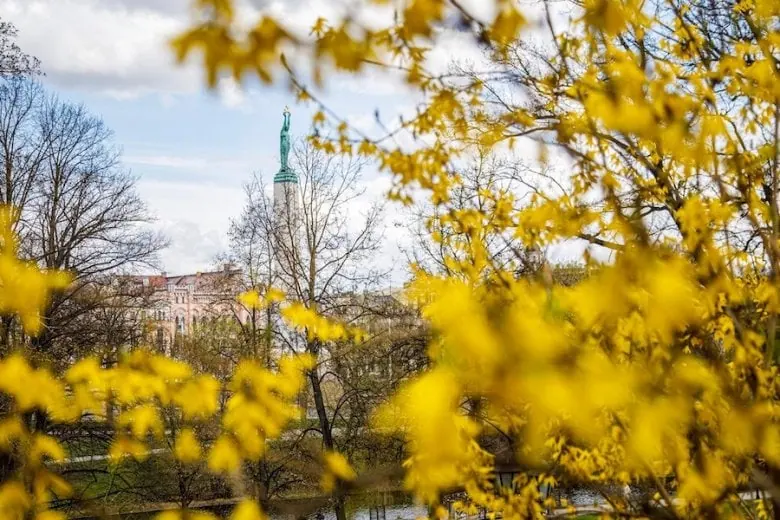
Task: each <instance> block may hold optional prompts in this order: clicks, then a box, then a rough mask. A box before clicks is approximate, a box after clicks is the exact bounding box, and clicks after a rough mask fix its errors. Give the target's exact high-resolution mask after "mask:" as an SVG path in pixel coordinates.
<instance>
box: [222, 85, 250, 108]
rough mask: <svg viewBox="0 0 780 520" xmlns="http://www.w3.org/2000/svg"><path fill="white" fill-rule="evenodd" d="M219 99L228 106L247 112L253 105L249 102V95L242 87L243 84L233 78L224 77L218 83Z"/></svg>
mask: <svg viewBox="0 0 780 520" xmlns="http://www.w3.org/2000/svg"><path fill="white" fill-rule="evenodd" d="M217 92H218V94H219V99H220V101H221V102H222V104H223V105H224V106H226V107H227V108H237V109H241V110H244V111H247V112H250V111H251V107H250V106H249V105H248V104H247V96H246V95H245V93H244V91H243V90H242V89H241V85H239V84H238V83H236V81H235V80H234V79H233V78H222V79H220V80H219V83H218V84H217Z"/></svg>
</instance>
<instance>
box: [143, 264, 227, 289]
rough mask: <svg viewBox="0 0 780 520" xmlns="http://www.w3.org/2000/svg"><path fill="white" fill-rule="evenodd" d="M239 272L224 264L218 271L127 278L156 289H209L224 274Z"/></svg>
mask: <svg viewBox="0 0 780 520" xmlns="http://www.w3.org/2000/svg"><path fill="white" fill-rule="evenodd" d="M240 274H241V270H240V269H236V268H233V267H230V266H225V268H224V269H222V270H220V271H205V272H197V273H191V274H181V275H175V276H168V275H167V274H166V273H162V274H159V275H134V276H128V277H127V279H129V280H132V281H134V282H135V283H137V284H139V285H143V286H144V287H150V288H153V289H157V290H166V289H167V288H168V287H170V286H173V287H174V288H176V287H181V288H185V287H190V286H191V287H193V288H194V289H195V290H196V291H198V290H211V289H214V286H215V284H216V283H217V282H219V281H222V280H224V279H225V277H226V276H228V277H233V276H238V275H240Z"/></svg>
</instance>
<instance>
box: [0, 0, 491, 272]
mask: <svg viewBox="0 0 780 520" xmlns="http://www.w3.org/2000/svg"><path fill="white" fill-rule="evenodd" d="M347 1H348V0H343V1H339V0H273V1H264V0H241V1H240V2H239V3H240V4H241V6H242V7H241V8H242V11H241V12H242V13H243V14H244V17H245V19H247V20H251V19H253V15H255V14H256V13H257V12H258V10H261V9H262V10H268V11H270V12H271V13H273V14H275V15H276V16H277V17H278V18H279V19H281V20H284V22H285V23H287V24H288V25H289V26H290V27H291V28H293V29H296V30H298V31H300V33H301V34H306V31H307V29H308V28H309V27H311V25H312V24H313V22H314V21H315V20H316V19H317V17H319V16H321V15H324V16H326V17H329V18H332V17H333V16H334V15H335V16H338V14H339V13H340V12H343V11H344V10H346V9H348V8H349V4H347V3H346V2H347ZM471 3H473V5H474V6H475V7H477V8H478V7H479V6H481V5H485V4H486V2H481V1H480V0H472V2H471ZM189 8H190V0H0V13H1V16H2V17H3V18H4V19H5V20H8V21H10V22H12V23H14V24H15V25H16V27H17V29H18V30H19V37H18V43H19V45H20V47H21V48H22V49H23V50H24V51H25V52H26V53H28V54H32V55H34V56H36V57H38V58H39V59H40V60H41V64H42V68H43V71H44V72H45V74H46V75H45V77H44V78H43V82H44V84H45V85H46V86H47V88H49V89H50V90H51V91H53V92H56V93H57V94H58V95H59V96H60V97H61V98H62V99H65V100H68V101H73V102H78V103H84V104H85V105H86V106H87V107H88V109H89V110H90V111H91V112H92V113H94V114H96V115H98V116H100V117H102V118H103V120H104V121H105V122H106V124H107V126H108V127H109V128H111V129H112V130H113V131H114V139H115V144H117V145H119V146H120V148H121V149H122V150H123V162H124V165H125V166H126V167H127V168H129V169H130V170H131V171H132V173H133V174H134V175H136V176H137V177H138V191H139V193H140V195H141V197H142V198H143V199H144V200H145V201H146V203H147V205H148V207H149V210H150V212H151V213H152V214H153V215H154V216H155V217H156V219H157V221H156V224H155V225H156V226H157V227H159V229H161V230H162V231H163V232H164V233H165V234H166V235H167V236H168V237H169V238H170V240H171V246H170V247H169V248H168V249H166V250H164V251H163V252H162V254H161V255H160V261H161V262H160V264H161V265H160V268H161V270H164V271H167V272H168V273H185V272H194V271H199V270H200V271H202V270H206V269H209V268H211V267H213V266H214V265H215V258H216V256H217V255H218V254H220V253H222V252H224V251H225V250H226V249H227V237H226V233H227V229H228V226H229V223H230V219H231V218H236V217H238V216H239V215H240V212H241V209H242V207H243V204H244V194H243V191H242V186H243V184H244V183H245V182H247V181H248V180H249V179H250V177H251V176H252V174H253V173H255V172H257V173H259V174H261V175H262V176H263V177H264V179H265V180H267V181H269V183H270V179H271V178H272V177H273V174H274V173H275V172H276V170H277V169H278V149H279V129H280V126H281V122H282V111H283V109H284V107H285V106H286V105H289V106H290V108H291V111H292V130H291V132H292V134H293V136H294V137H295V136H304V135H306V133H307V130H308V128H309V125H310V121H311V119H312V115H313V108H312V107H307V106H301V105H296V104H295V101H294V99H293V97H292V95H291V94H290V93H289V91H287V89H286V88H285V87H262V88H260V87H259V86H258V85H253V84H245V85H242V86H239V85H237V84H235V83H234V82H232V81H227V80H222V81H221V82H220V84H219V87H218V89H217V91H216V92H214V91H206V89H205V88H204V86H203V83H204V82H203V76H202V72H201V70H200V68H199V67H198V66H197V64H196V63H190V64H188V65H185V66H176V65H174V63H173V56H172V53H171V52H170V51H169V50H168V47H167V41H168V40H169V38H170V37H171V36H173V35H175V34H176V33H177V31H180V30H181V29H183V28H184V27H186V24H187V21H188V16H189ZM340 10H341V11H340ZM485 15H486V16H489V15H490V13H485ZM372 16H375V13H372ZM255 19H256V18H255ZM469 53H471V55H473V56H476V57H478V51H476V49H473V48H469V47H468V46H467V45H464V42H462V41H458V40H457V39H451V40H450V41H446V40H445V42H444V44H443V45H442V46H441V47H440V48H438V49H436V50H435V51H434V53H433V55H432V57H431V62H432V66H434V67H437V66H439V67H446V64H447V63H448V62H449V61H450V60H451V59H452V57H454V56H455V57H459V58H464V57H465V58H468V57H469V56H470V54H469ZM322 95H323V99H324V100H325V101H326V103H327V104H328V106H329V107H330V108H332V109H333V110H335V111H336V112H337V113H338V114H340V115H341V116H343V117H345V118H347V119H348V120H349V121H350V122H352V123H353V124H356V125H357V126H360V127H361V128H364V129H368V127H370V126H371V125H373V124H374V123H373V114H374V112H375V111H377V110H378V111H379V112H380V114H382V115H385V114H397V113H398V112H399V111H404V110H410V109H412V108H413V106H414V103H413V102H410V98H409V95H408V92H406V91H405V90H404V88H403V87H402V86H401V85H400V83H394V82H392V81H388V80H386V79H380V78H379V77H376V76H372V75H369V76H364V77H361V78H348V77H336V78H334V79H333V80H332V81H331V82H330V83H329V84H328V86H327V88H326V89H325V91H324V92H323V94H322ZM363 183H364V187H365V189H366V195H365V196H364V199H363V200H362V201H359V202H358V203H357V204H356V207H355V211H360V207H361V205H365V204H367V203H368V201H369V200H370V199H372V198H379V197H382V196H383V194H384V193H385V190H386V189H387V187H388V186H389V178H387V177H386V176H384V175H380V174H377V172H376V171H375V170H373V169H372V168H370V167H369V168H368V169H367V170H366V172H365V175H364V177H363ZM400 215H401V213H400V210H399V209H398V208H396V207H394V206H391V207H390V208H389V210H388V214H387V216H386V219H385V237H386V245H385V247H384V248H383V250H382V252H381V253H380V255H379V260H378V261H379V262H380V264H381V265H382V266H391V267H393V269H394V274H393V276H394V281H395V282H397V281H398V280H399V279H400V278H401V277H403V269H402V266H403V262H402V261H401V260H402V255H401V253H400V250H399V247H400V246H401V245H402V244H403V243H404V242H405V241H406V240H407V238H406V235H405V229H404V227H403V226H402V225H399V224H400V218H401V216H400Z"/></svg>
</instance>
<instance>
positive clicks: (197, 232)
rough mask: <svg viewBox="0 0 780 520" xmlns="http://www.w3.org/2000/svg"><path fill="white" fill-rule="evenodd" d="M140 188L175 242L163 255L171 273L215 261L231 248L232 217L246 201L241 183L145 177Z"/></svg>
mask: <svg viewBox="0 0 780 520" xmlns="http://www.w3.org/2000/svg"><path fill="white" fill-rule="evenodd" d="M138 191H139V192H140V194H141V196H142V197H143V198H144V200H146V201H147V203H148V205H149V207H150V208H152V209H153V211H154V213H155V216H156V217H157V219H158V221H157V224H156V225H157V227H158V229H160V230H161V231H163V232H164V233H165V234H166V235H167V236H168V237H169V238H170V239H171V246H170V247H169V248H168V249H166V250H164V251H163V252H162V253H161V255H160V259H161V262H162V264H163V266H164V269H165V270H166V271H168V272H171V273H184V272H195V271H198V270H201V271H202V270H205V269H207V268H209V267H210V266H212V265H213V262H214V259H215V257H216V255H217V254H219V253H221V252H224V251H225V250H226V249H227V231H228V227H229V225H230V219H231V218H233V217H236V216H238V212H239V211H240V208H241V207H242V206H243V204H244V193H243V191H242V189H241V187H240V186H215V185H213V184H182V183H176V182H164V181H152V180H143V179H142V180H141V181H140V182H139V183H138Z"/></svg>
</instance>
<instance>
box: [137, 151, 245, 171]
mask: <svg viewBox="0 0 780 520" xmlns="http://www.w3.org/2000/svg"><path fill="white" fill-rule="evenodd" d="M123 162H124V163H126V164H129V165H138V166H157V167H162V168H176V169H185V170H198V171H215V172H219V171H224V170H240V169H246V168H247V164H246V163H245V162H244V161H239V160H231V159H213V158H207V157H178V156H172V155H128V156H125V157H124V158H123Z"/></svg>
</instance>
